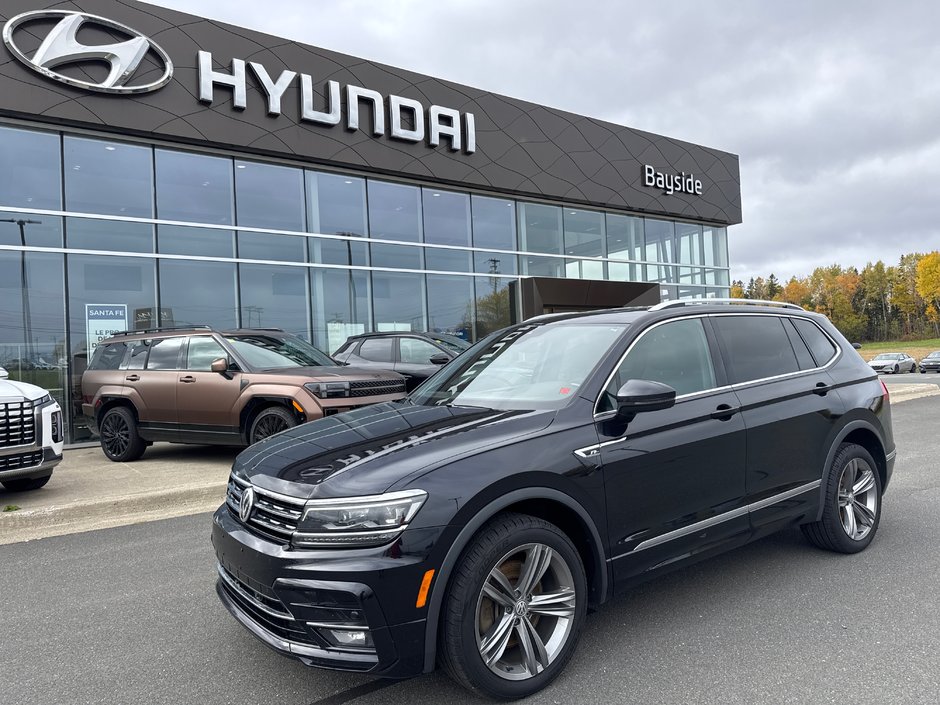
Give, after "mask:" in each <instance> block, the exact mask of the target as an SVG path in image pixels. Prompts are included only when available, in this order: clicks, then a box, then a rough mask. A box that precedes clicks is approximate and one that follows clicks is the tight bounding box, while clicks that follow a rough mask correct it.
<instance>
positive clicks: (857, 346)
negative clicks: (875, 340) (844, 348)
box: [852, 343, 862, 350]
mask: <svg viewBox="0 0 940 705" xmlns="http://www.w3.org/2000/svg"><path fill="white" fill-rule="evenodd" d="M852 347H853V348H855V349H856V350H861V349H862V344H861V343H852Z"/></svg>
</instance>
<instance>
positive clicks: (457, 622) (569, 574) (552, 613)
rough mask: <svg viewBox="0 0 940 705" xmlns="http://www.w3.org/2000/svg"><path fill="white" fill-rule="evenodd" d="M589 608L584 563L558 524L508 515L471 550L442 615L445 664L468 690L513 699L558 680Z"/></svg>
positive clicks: (489, 528) (484, 531) (461, 564)
mask: <svg viewBox="0 0 940 705" xmlns="http://www.w3.org/2000/svg"><path fill="white" fill-rule="evenodd" d="M586 607H587V582H586V580H585V576H584V567H583V565H582V564H581V557H580V556H579V555H578V552H577V550H576V549H575V547H574V545H573V544H572V543H571V540H570V539H569V538H568V537H567V536H566V535H565V534H564V533H563V532H562V531H561V529H559V528H558V527H557V526H554V525H553V524H549V523H548V522H546V521H543V520H542V519H537V518H535V517H531V516H528V515H523V514H503V515H500V516H499V517H497V518H496V519H494V520H493V521H492V522H490V523H489V524H488V525H487V526H486V527H484V528H483V529H482V530H481V531H480V533H479V534H477V536H476V537H475V538H474V539H473V541H472V542H471V544H470V545H469V546H468V547H467V549H466V550H465V552H464V554H463V556H462V557H461V559H460V562H459V563H458V565H457V568H456V570H455V572H454V577H453V580H452V582H451V584H450V586H449V588H448V593H447V598H446V601H445V603H444V606H443V613H442V635H441V642H442V649H441V661H442V663H443V666H444V669H445V670H446V671H447V673H448V675H450V677H451V678H453V679H454V680H455V681H457V682H458V683H460V684H461V685H463V686H464V687H466V688H468V689H470V690H472V691H475V692H477V693H480V694H483V695H487V696H489V697H493V698H501V699H506V700H509V699H515V698H523V697H525V696H527V695H531V694H532V693H535V692H537V691H539V690H541V689H542V688H544V687H545V686H547V685H548V684H549V683H551V682H552V680H554V679H555V678H556V677H557V676H558V674H559V673H561V671H562V670H563V669H564V667H565V665H566V664H567V663H568V660H569V659H570V658H571V656H572V654H573V653H574V650H575V647H576V645H577V642H578V638H579V636H580V633H581V628H582V626H583V624H584V616H585V613H586Z"/></svg>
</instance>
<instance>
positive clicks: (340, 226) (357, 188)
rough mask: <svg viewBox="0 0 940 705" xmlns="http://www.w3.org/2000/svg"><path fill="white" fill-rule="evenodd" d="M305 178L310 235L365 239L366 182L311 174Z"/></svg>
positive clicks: (349, 177)
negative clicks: (320, 234) (323, 234)
mask: <svg viewBox="0 0 940 705" xmlns="http://www.w3.org/2000/svg"><path fill="white" fill-rule="evenodd" d="M306 177H307V207H308V214H307V227H308V229H309V230H310V232H312V233H325V234H327V235H357V236H359V237H365V236H366V234H367V233H368V226H367V224H366V182H365V179H359V178H356V177H354V176H345V175H343V174H324V173H320V172H316V171H308V172H307V173H306Z"/></svg>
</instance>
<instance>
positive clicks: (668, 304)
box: [650, 299, 806, 311]
mask: <svg viewBox="0 0 940 705" xmlns="http://www.w3.org/2000/svg"><path fill="white" fill-rule="evenodd" d="M710 304H737V305H741V306H779V307H780V308H792V309H796V310H797V311H805V310H806V309H805V308H803V307H802V306H797V305H796V304H791V303H790V302H789V301H766V300H764V299H680V300H678V301H663V302H662V303H660V304H656V305H655V306H650V311H662V310H663V309H664V308H678V307H679V306H689V305H699V306H708V305H710Z"/></svg>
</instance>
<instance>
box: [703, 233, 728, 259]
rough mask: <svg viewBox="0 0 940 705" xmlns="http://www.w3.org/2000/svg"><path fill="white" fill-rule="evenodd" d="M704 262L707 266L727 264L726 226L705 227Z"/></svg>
mask: <svg viewBox="0 0 940 705" xmlns="http://www.w3.org/2000/svg"><path fill="white" fill-rule="evenodd" d="M703 239H704V243H705V262H704V264H706V265H707V266H709V267H727V266H728V230H727V229H726V228H712V227H709V226H706V227H705V230H704V233H703Z"/></svg>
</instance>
